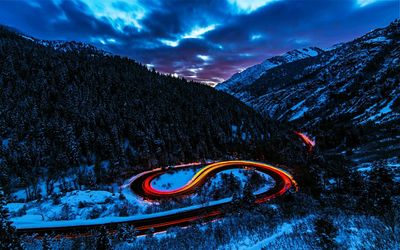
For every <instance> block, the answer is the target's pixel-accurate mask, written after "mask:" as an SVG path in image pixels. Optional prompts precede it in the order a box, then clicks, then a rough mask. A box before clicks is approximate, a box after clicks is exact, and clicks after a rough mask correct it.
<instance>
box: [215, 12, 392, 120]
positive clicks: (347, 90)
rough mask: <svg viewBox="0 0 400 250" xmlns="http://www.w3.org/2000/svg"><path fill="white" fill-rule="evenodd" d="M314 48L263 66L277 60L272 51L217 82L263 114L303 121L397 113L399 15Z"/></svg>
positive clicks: (383, 116) (385, 117)
mask: <svg viewBox="0 0 400 250" xmlns="http://www.w3.org/2000/svg"><path fill="white" fill-rule="evenodd" d="M313 51H315V54H312V53H310V54H311V56H299V57H293V58H296V59H294V60H287V61H288V62H287V63H283V62H282V61H280V63H276V64H274V66H272V67H269V68H268V67H265V66H262V65H265V64H266V62H268V63H272V62H273V61H276V57H273V58H271V59H268V60H266V61H265V62H264V63H262V64H259V65H256V66H253V67H250V68H248V69H247V70H245V71H243V72H242V73H240V74H236V75H234V76H233V77H232V78H231V79H229V80H228V81H226V82H224V83H221V84H219V85H217V87H216V88H217V89H218V90H222V91H225V92H227V93H230V94H233V95H234V96H236V97H238V98H239V99H240V100H242V101H243V102H245V103H246V104H248V105H250V106H252V107H254V108H255V109H256V110H258V111H259V112H261V113H263V114H265V115H266V116H269V117H272V118H274V119H277V120H288V121H299V123H300V124H301V125H302V126H310V125H315V124H317V123H318V122H319V121H320V120H321V117H323V118H324V119H335V117H338V116H346V117H349V120H352V121H353V122H355V123H360V124H363V123H367V122H375V123H385V122H390V121H393V120H396V119H398V118H400V98H399V94H400V85H399V72H400V22H399V21H398V20H397V21H394V22H393V23H391V24H390V25H389V26H388V27H386V28H383V29H377V30H374V31H372V32H370V33H368V34H366V35H364V36H362V37H360V38H358V39H355V40H353V41H351V42H348V43H343V44H340V45H338V46H335V47H334V48H333V49H331V50H328V51H321V50H317V49H314V50H313ZM289 53H291V52H289ZM289 53H288V54H289ZM285 55H287V54H285ZM285 55H283V56H281V57H277V58H282V57H285ZM312 55H314V56H312ZM262 67H264V68H265V69H266V70H264V71H263V72H261V71H262V70H261V68H262ZM256 69H258V70H256ZM260 72H261V73H260ZM237 79H242V80H241V81H242V82H243V83H241V82H240V81H239V80H237Z"/></svg>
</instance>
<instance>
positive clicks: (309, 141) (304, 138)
mask: <svg viewBox="0 0 400 250" xmlns="http://www.w3.org/2000/svg"><path fill="white" fill-rule="evenodd" d="M294 133H295V134H296V135H297V136H299V137H300V139H301V140H302V141H303V142H304V144H306V146H307V147H308V151H312V150H313V148H314V146H315V141H314V140H313V139H311V138H310V137H309V136H307V135H305V134H303V133H301V132H298V131H295V132H294Z"/></svg>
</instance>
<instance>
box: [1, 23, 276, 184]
mask: <svg viewBox="0 0 400 250" xmlns="http://www.w3.org/2000/svg"><path fill="white" fill-rule="evenodd" d="M56 44H57V46H53V45H54V43H51V42H44V41H40V40H36V39H32V38H29V37H25V36H22V35H20V34H18V33H16V32H13V31H10V30H8V29H7V28H1V29H0V58H1V59H0V70H1V72H0V114H1V115H0V142H2V143H0V163H1V165H0V166H1V171H2V173H3V174H2V178H1V180H2V182H3V184H4V185H5V186H9V185H12V186H25V185H30V184H32V185H35V184H36V183H37V182H38V178H40V176H44V175H46V176H48V178H49V179H52V178H56V177H57V176H60V175H62V174H63V173H65V172H66V171H68V170H70V169H71V168H75V167H79V166H81V165H91V164H95V166H96V167H97V170H96V173H97V175H98V176H97V181H102V180H106V179H113V178H115V177H116V176H118V175H119V174H120V173H121V172H124V171H125V172H126V171H128V170H135V169H136V170H138V167H137V166H142V167H143V168H149V167H151V166H156V165H166V164H172V163H177V162H181V161H192V160H196V161H197V160H201V159H215V158H218V157H223V156H226V155H227V154H229V155H232V154H235V153H236V152H240V154H241V155H242V156H252V157H254V158H260V157H263V155H264V154H265V153H266V147H268V146H267V145H266V142H267V141H270V139H271V135H272V136H275V137H279V133H278V132H277V127H276V125H274V123H273V122H271V121H266V120H265V119H263V118H261V116H259V115H258V114H257V113H256V112H254V111H253V110H252V109H250V108H249V107H247V106H246V105H244V104H242V103H241V102H240V101H238V100H236V99H235V98H233V97H231V96H229V95H227V94H225V93H221V92H218V91H215V90H213V89H212V88H210V87H208V86H204V85H201V84H198V83H193V82H187V81H186V80H184V79H178V78H175V77H172V76H166V75H161V74H159V73H157V72H155V71H149V70H148V69H147V68H146V67H145V66H143V65H140V64H138V63H136V62H134V61H133V60H131V59H128V58H123V57H119V56H111V55H109V54H107V53H104V52H102V51H100V50H96V49H95V48H93V47H91V46H84V45H79V44H75V45H74V44H73V43H68V44H67V45H68V46H67V45H66V46H60V44H59V43H56ZM71 44H72V45H74V46H70V45H71ZM66 47H68V48H71V47H72V49H63V48H66ZM60 48H61V49H60ZM260 145H262V147H260ZM277 148H279V147H277ZM104 161H106V163H107V164H106V167H105V168H104V169H102V168H100V167H99V164H100V162H104ZM135 166H136V167H135ZM6 176H11V177H13V176H14V177H19V178H12V181H11V183H10V181H9V180H10V179H9V178H7V177H6Z"/></svg>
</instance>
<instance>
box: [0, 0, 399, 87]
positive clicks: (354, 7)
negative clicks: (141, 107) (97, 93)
mask: <svg viewBox="0 0 400 250" xmlns="http://www.w3.org/2000/svg"><path fill="white" fill-rule="evenodd" d="M399 15H400V14H399V2H398V1H397V0H393V1H391V0H324V1H312V0H296V1H293V0H218V1H203V0H191V1H187V0H168V1H159V0H136V1H127V0H121V1H89V0H74V1H72V0H69V1H63V0H53V1H36V2H35V1H2V2H1V8H0V22H1V23H2V24H5V25H9V26H12V27H14V28H17V29H19V30H20V31H22V32H24V33H26V34H29V35H32V36H35V37H38V38H42V39H64V40H78V41H83V42H89V43H92V44H94V45H96V46H99V47H101V48H103V49H106V50H108V51H111V52H113V53H116V54H120V55H124V56H129V57H131V58H133V59H135V60H137V61H140V62H142V63H145V64H149V65H154V66H155V67H156V68H157V69H158V70H160V71H162V72H166V73H175V74H178V75H180V76H184V77H187V78H188V79H193V80H198V81H204V82H219V81H221V80H222V79H226V78H229V76H231V75H232V74H233V73H236V72H237V71H239V70H241V69H243V68H245V67H248V66H250V65H253V64H255V63H259V62H261V61H263V60H264V59H266V58H268V57H270V56H273V55H277V54H281V53H284V52H286V51H288V50H292V49H296V48H301V47H307V46H318V47H322V48H324V47H329V46H331V45H333V44H335V43H339V42H344V41H348V40H351V39H353V38H355V37H357V36H360V35H362V34H364V33H366V32H368V31H370V30H371V29H374V28H378V27H383V26H386V25H388V24H389V23H390V22H391V21H392V20H394V19H395V18H398V17H399Z"/></svg>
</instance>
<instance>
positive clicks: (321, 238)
mask: <svg viewBox="0 0 400 250" xmlns="http://www.w3.org/2000/svg"><path fill="white" fill-rule="evenodd" d="M314 229H315V233H316V235H317V241H318V245H319V246H320V247H321V248H322V249H334V248H335V247H336V243H335V237H336V235H337V228H336V227H335V226H334V225H333V223H332V222H331V221H329V220H326V219H325V218H318V219H317V220H315V222H314Z"/></svg>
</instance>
